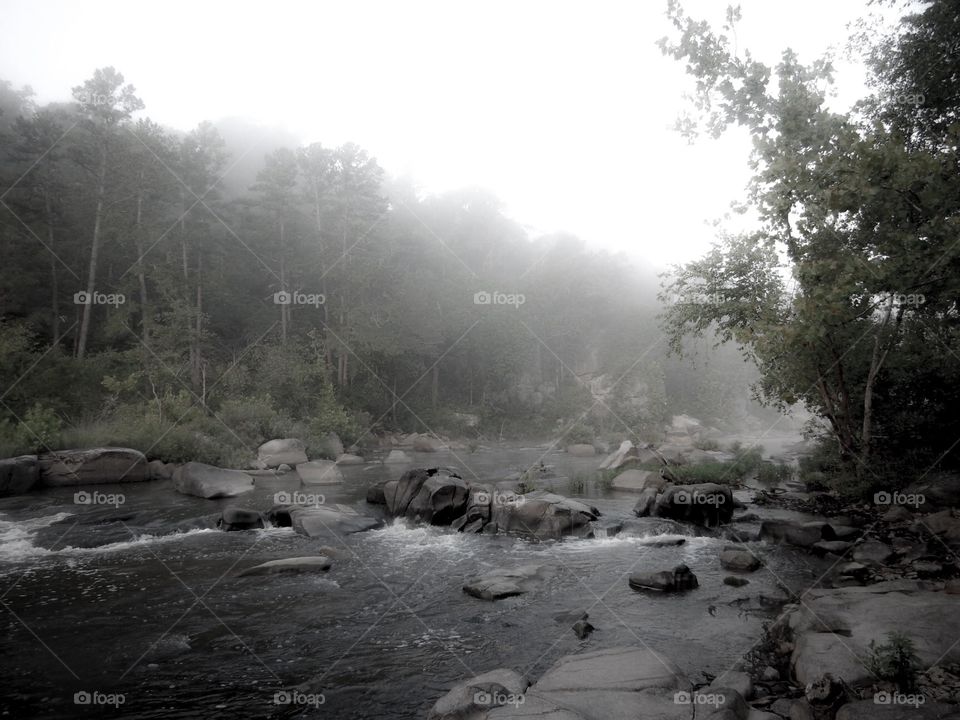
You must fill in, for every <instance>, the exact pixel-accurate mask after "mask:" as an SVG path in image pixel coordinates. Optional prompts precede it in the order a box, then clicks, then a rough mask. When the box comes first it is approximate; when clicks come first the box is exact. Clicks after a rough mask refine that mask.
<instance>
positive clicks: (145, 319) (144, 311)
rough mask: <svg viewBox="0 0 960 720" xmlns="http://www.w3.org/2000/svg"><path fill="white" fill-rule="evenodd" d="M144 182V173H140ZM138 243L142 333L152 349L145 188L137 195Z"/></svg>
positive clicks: (135, 234) (136, 237) (136, 236)
mask: <svg viewBox="0 0 960 720" xmlns="http://www.w3.org/2000/svg"><path fill="white" fill-rule="evenodd" d="M140 181H141V183H142V182H143V173H142V172H141V173H140ZM134 238H135V241H136V243H137V280H138V281H139V283H140V332H141V334H142V335H143V344H144V345H146V346H147V347H150V310H149V306H148V304H147V276H146V273H145V272H144V269H143V188H142V187H141V188H140V191H139V192H138V193H137V228H136V232H135V233H134Z"/></svg>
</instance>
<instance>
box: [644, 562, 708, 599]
mask: <svg viewBox="0 0 960 720" xmlns="http://www.w3.org/2000/svg"><path fill="white" fill-rule="evenodd" d="M629 583H630V587H631V588H632V589H634V590H641V591H644V590H652V591H654V592H665V593H672V592H683V591H684V590H692V589H694V588H696V587H699V586H700V583H699V582H698V581H697V576H696V575H694V574H693V573H692V572H691V571H690V568H688V567H687V566H686V565H677V566H676V567H675V568H674V569H673V570H660V571H658V572H638V573H634V574H632V575H631V576H630V580H629Z"/></svg>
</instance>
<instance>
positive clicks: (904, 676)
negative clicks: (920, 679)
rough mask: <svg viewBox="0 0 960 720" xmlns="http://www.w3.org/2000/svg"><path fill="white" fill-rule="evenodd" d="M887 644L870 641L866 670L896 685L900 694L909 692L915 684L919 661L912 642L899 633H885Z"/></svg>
mask: <svg viewBox="0 0 960 720" xmlns="http://www.w3.org/2000/svg"><path fill="white" fill-rule="evenodd" d="M887 638H888V642H886V643H883V644H880V645H878V644H877V643H876V641H875V640H871V641H870V653H869V655H868V656H867V669H868V670H869V671H870V672H871V673H873V674H874V675H875V676H876V677H878V678H880V679H881V680H889V681H890V682H893V683H896V685H897V687H898V688H899V689H900V690H901V691H902V692H911V691H912V690H913V689H914V688H915V687H916V684H917V674H918V673H919V671H920V660H919V658H917V654H916V652H915V651H914V647H913V642H912V641H911V640H910V638H908V637H907V636H906V635H903V634H902V633H899V632H896V631H894V632H889V633H887Z"/></svg>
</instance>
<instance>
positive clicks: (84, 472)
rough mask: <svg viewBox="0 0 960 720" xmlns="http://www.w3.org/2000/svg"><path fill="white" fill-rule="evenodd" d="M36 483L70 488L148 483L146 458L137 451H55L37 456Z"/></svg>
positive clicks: (104, 448)
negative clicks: (38, 480) (38, 479)
mask: <svg viewBox="0 0 960 720" xmlns="http://www.w3.org/2000/svg"><path fill="white" fill-rule="evenodd" d="M39 463H40V484H41V485H42V486H45V487H73V486H77V485H97V484H103V483H120V482H141V481H143V480H148V479H149V475H148V473H147V459H146V458H145V457H144V455H143V453H142V452H140V451H139V450H133V449H131V448H117V447H103V448H89V449H86V450H58V451H56V452H51V453H44V454H43V455H40V457H39Z"/></svg>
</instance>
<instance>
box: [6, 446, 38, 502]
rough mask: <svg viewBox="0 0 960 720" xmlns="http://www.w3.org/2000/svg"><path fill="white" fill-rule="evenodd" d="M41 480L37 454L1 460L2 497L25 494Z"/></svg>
mask: <svg viewBox="0 0 960 720" xmlns="http://www.w3.org/2000/svg"><path fill="white" fill-rule="evenodd" d="M39 480H40V462H39V460H38V458H37V456H36V455H21V456H19V457H13V458H7V459H5V460H0V497H10V496H11V495H23V494H24V493H27V492H30V490H32V489H33V487H34V485H36V484H37V482H38V481H39Z"/></svg>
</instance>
